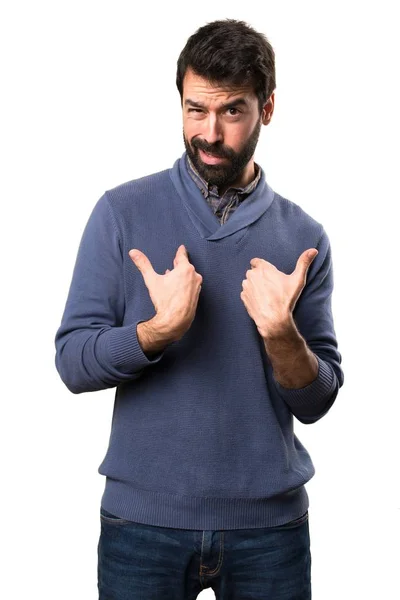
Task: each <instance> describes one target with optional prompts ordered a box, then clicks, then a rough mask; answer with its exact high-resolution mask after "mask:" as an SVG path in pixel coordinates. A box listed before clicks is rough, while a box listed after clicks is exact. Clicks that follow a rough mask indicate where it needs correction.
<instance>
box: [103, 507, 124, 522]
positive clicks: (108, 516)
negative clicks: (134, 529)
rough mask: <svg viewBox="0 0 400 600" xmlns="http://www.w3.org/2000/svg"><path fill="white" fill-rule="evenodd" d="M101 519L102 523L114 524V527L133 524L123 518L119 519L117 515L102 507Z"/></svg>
mask: <svg viewBox="0 0 400 600" xmlns="http://www.w3.org/2000/svg"><path fill="white" fill-rule="evenodd" d="M100 519H101V520H102V521H105V522H106V523H113V524H114V525H126V524H128V523H131V521H128V520H127V519H123V518H122V517H117V515H113V514H112V513H110V512H108V510H106V509H105V508H103V507H102V506H101V507H100Z"/></svg>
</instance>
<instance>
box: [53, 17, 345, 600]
mask: <svg viewBox="0 0 400 600" xmlns="http://www.w3.org/2000/svg"><path fill="white" fill-rule="evenodd" d="M177 87H178V90H179V92H180V96H181V103H182V111H183V133H184V144H185V152H184V154H183V155H182V157H181V158H179V159H178V160H176V162H175V163H174V165H173V167H172V168H171V169H166V170H165V171H162V172H159V173H155V174H153V175H150V176H147V177H143V178H141V179H137V180H134V181H130V182H128V183H125V184H123V185H120V186H118V187H116V188H115V189H112V190H109V191H107V192H106V193H105V194H104V195H103V196H102V198H100V200H99V201H98V202H97V204H96V206H95V207H94V210H93V212H92V214H91V216H90V218H89V221H88V223H87V226H86V229H85V231H84V233H83V237H82V241H81V245H80V248H79V252H78V257H77V261H76V265H75V269H74V273H73V278H72V283H71V288H70V291H69V296H68V300H67V303H66V307H65V312H64V316H63V319H62V323H61V326H60V328H59V330H58V332H57V336H56V349H57V353H56V364H57V368H58V371H59V373H60V376H61V378H62V379H63V381H64V382H65V384H66V385H67V386H68V388H69V389H70V390H71V391H72V392H74V393H81V392H88V391H95V390H100V389H105V388H111V387H116V388H117V389H116V395H115V404H114V413H113V419H112V430H111V436H110V442H109V448H108V451H107V453H106V456H105V458H104V460H103V462H102V463H101V465H100V467H99V472H100V473H101V474H102V475H105V476H106V482H105V491H104V494H103V497H102V501H101V510H100V515H101V534H100V539H99V546H98V559H99V562H98V578H99V579H98V587H99V593H100V598H102V599H105V598H119V599H122V598H139V597H143V598H146V599H149V600H150V599H158V598H171V599H182V600H183V599H187V598H196V597H197V595H198V594H199V593H200V592H201V590H202V589H204V588H207V587H211V588H212V589H213V590H214V591H215V593H216V595H217V597H218V598H223V599H228V598H233V597H234V598H248V597H250V596H251V597H252V598H260V599H261V598H262V599H266V598H268V599H271V600H278V599H280V598H285V600H290V599H292V600H295V599H296V600H306V599H309V598H311V575H310V572H311V554H310V539H309V529H308V506H309V502H308V495H307V492H306V490H305V487H304V485H305V483H307V482H308V481H309V480H310V478H311V477H312V476H313V475H314V467H313V464H312V461H311V458H310V456H309V454H308V452H307V450H306V449H305V448H304V447H303V446H302V444H301V442H300V441H299V440H298V438H297V437H296V436H295V435H294V433H293V416H295V417H296V418H297V419H298V420H299V421H301V422H302V423H314V422H316V421H317V420H319V419H320V418H321V417H323V416H324V415H325V414H326V413H327V412H328V411H329V409H330V407H331V406H332V404H333V402H334V400H335V398H336V396H337V394H338V390H339V388H340V386H342V384H343V372H342V369H341V367H340V363H341V355H340V353H339V352H338V349H337V341H336V337H335V331H334V325H333V318H332V313H331V296H332V291H333V271H332V259H331V250H330V243H329V240H328V236H327V234H326V232H325V230H324V228H323V226H322V225H321V224H320V223H318V222H317V221H315V220H314V219H313V218H312V217H311V216H309V215H308V214H307V213H305V212H304V211H303V210H302V209H301V208H300V207H299V206H298V205H297V204H295V203H293V202H291V201H289V200H287V199H285V198H283V197H282V196H280V195H279V194H277V193H276V192H274V191H273V190H272V189H271V187H270V186H269V185H268V183H267V181H266V179H265V174H264V171H263V170H262V168H261V166H260V165H258V164H256V163H255V162H254V151H255V148H256V145H257V141H258V137H259V134H260V129H261V125H268V123H269V122H270V120H271V117H272V114H273V110H274V90H275V64H274V52H273V49H272V47H271V45H270V44H269V42H268V41H267V39H266V38H265V36H263V35H262V34H260V33H257V32H256V31H254V29H252V28H251V27H249V26H248V25H246V24H245V23H243V22H240V21H234V20H224V21H216V22H213V23H209V24H207V25H205V26H204V27H201V28H200V29H199V30H198V31H197V32H196V33H195V34H194V35H192V36H191V37H190V38H189V40H188V41H187V44H186V46H185V48H184V49H183V50H182V53H181V55H180V57H179V60H178V68H177Z"/></svg>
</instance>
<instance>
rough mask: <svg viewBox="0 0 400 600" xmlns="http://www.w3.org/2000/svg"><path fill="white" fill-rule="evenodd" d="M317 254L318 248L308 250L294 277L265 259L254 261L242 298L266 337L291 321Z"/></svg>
mask: <svg viewBox="0 0 400 600" xmlns="http://www.w3.org/2000/svg"><path fill="white" fill-rule="evenodd" d="M317 254H318V250H317V249H316V248H309V249H308V250H305V251H304V252H303V253H302V254H301V255H300V256H299V258H298V260H297V263H296V268H295V270H294V271H293V273H291V274H290V275H286V273H282V271H279V270H278V269H277V268H276V267H275V266H274V265H273V264H272V263H270V262H268V261H267V260H264V259H263V258H252V259H251V261H250V265H251V269H249V270H248V271H246V279H244V280H243V281H242V288H243V291H242V292H241V294H240V298H241V299H242V301H243V304H244V305H245V307H246V309H247V312H248V313H249V315H250V317H251V318H252V319H253V320H254V322H255V324H256V325H257V329H258V331H259V333H260V335H261V336H262V337H266V336H267V335H268V334H270V333H276V332H279V331H280V330H281V329H282V328H284V327H285V325H286V324H287V323H288V321H289V320H290V319H291V316H292V311H293V309H294V307H295V306H296V302H297V300H298V298H299V296H300V294H301V292H302V291H303V288H304V286H305V284H306V278H307V272H308V269H309V267H310V265H311V263H312V262H313V260H314V258H315V257H316V256H317Z"/></svg>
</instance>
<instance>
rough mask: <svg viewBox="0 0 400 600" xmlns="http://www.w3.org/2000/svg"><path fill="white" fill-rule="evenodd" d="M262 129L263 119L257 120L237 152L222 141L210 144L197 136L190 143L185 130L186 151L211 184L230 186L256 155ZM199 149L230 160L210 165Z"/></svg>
mask: <svg viewBox="0 0 400 600" xmlns="http://www.w3.org/2000/svg"><path fill="white" fill-rule="evenodd" d="M260 130H261V119H260V120H259V121H257V123H256V125H255V127H254V129H253V132H252V133H251V134H250V137H249V138H248V139H247V141H246V143H245V145H244V146H243V148H242V149H241V150H240V151H239V152H235V151H234V150H232V148H230V147H229V146H224V145H223V144H221V143H220V142H217V143H215V144H208V143H207V142H206V141H205V140H201V139H199V138H197V137H196V138H194V139H193V140H192V142H191V144H189V142H188V140H187V139H186V137H185V132H183V141H184V144H185V148H186V152H187V154H188V156H189V158H190V160H191V161H192V163H193V164H194V166H195V167H196V169H197V171H198V173H199V174H200V176H201V177H202V178H203V179H204V180H205V181H207V183H209V184H210V185H216V186H217V187H218V188H220V187H226V186H229V185H230V184H232V183H233V182H234V181H236V180H237V179H238V178H239V177H240V175H241V174H242V172H243V170H244V168H245V167H246V165H247V164H248V162H249V160H250V159H251V158H252V156H253V155H254V152H255V149H256V146H257V143H258V138H259V136H260ZM199 149H200V150H203V151H204V152H208V153H209V154H213V155H214V156H218V157H221V158H222V157H223V158H227V159H228V161H227V162H226V163H224V164H220V165H208V164H206V163H205V162H203V161H202V160H201V158H200V156H199Z"/></svg>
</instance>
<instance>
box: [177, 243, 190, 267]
mask: <svg viewBox="0 0 400 600" xmlns="http://www.w3.org/2000/svg"><path fill="white" fill-rule="evenodd" d="M184 260H189V256H188V253H187V250H186V248H185V246H184V245H183V244H181V245H180V246H179V248H178V250H177V251H176V254H175V258H174V267H175V266H176V265H179V264H180V263H181V262H182V261H184Z"/></svg>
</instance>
